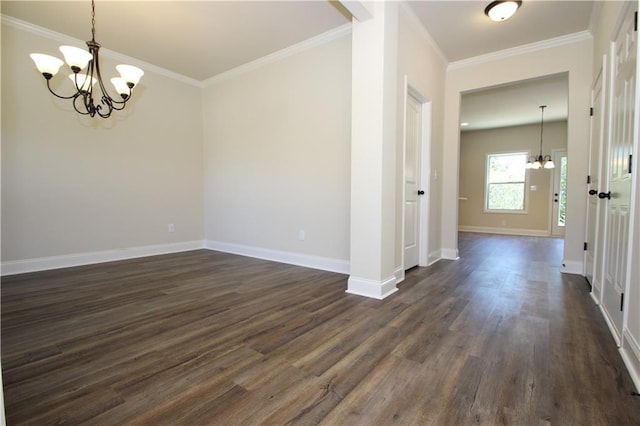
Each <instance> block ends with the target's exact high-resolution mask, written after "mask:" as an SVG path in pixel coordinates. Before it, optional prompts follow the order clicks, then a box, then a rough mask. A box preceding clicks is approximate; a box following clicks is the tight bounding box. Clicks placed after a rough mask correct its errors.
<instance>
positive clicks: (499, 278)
mask: <svg viewBox="0 0 640 426" xmlns="http://www.w3.org/2000/svg"><path fill="white" fill-rule="evenodd" d="M460 251H461V256H462V258H461V259H460V260H457V261H440V262H438V263H436V264H434V265H432V266H430V267H427V268H415V269H413V270H411V271H409V273H408V275H407V278H406V280H405V281H404V282H403V283H402V284H400V286H399V287H400V291H398V292H397V293H395V294H394V295H392V296H391V297H389V298H387V299H386V300H384V301H377V300H372V299H366V298H362V297H359V296H355V295H349V294H347V293H345V289H346V279H347V277H346V276H344V275H340V274H334V273H329V272H323V271H317V270H312V269H306V268H301V267H296V266H290V265H284V264H278V263H271V262H266V261H262V260H257V259H250V258H245V257H240V256H234V255H229V254H224V253H218V252H213V251H207V250H198V251H193V252H187V253H179V254H172V255H166V256H156V257H149V258H144V259H136V260H128V261H122V262H114V263H109V264H101V265H93V266H85V267H78V268H70V269H65V270H57V271H48V272H41V273H32V274H23V275H16V276H9V277H4V278H2V301H1V303H2V304H1V308H2V318H1V319H2V370H3V381H4V386H5V388H4V397H5V406H6V415H7V422H8V424H9V425H22V424H26V425H44V424H60V423H63V424H94V425H121V424H151V425H157V424H171V425H174V424H175V425H177V424H183V425H198V424H203V425H204V424H207V425H209V424H211V425H217V424H224V425H235V424H243V425H253V424H269V425H280V424H282V425H284V424H300V425H311V424H325V425H351V424H353V425H393V424H399V425H466V424H486V425H500V424H508V425H537V424H554V425H569V424H571V425H639V424H640V397H637V396H632V392H633V391H634V389H633V385H632V382H631V379H630V378H629V376H628V374H627V372H626V370H625V368H624V365H623V363H622V360H621V358H620V356H619V354H618V352H617V349H616V347H615V344H614V342H613V340H612V338H611V337H610V335H609V332H608V330H607V328H606V325H605V324H604V322H603V320H602V317H601V315H600V313H599V311H598V308H597V306H595V304H594V303H593V302H592V300H591V298H590V296H589V294H588V287H587V284H586V281H585V280H584V278H582V277H579V276H576V275H562V274H560V273H559V263H560V259H561V258H562V240H557V239H551V238H530V237H509V236H493V235H480V234H461V236H460Z"/></svg>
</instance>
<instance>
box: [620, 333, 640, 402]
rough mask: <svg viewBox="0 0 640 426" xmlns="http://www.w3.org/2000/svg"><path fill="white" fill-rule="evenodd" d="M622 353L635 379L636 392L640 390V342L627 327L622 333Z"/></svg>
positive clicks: (630, 373)
mask: <svg viewBox="0 0 640 426" xmlns="http://www.w3.org/2000/svg"><path fill="white" fill-rule="evenodd" d="M620 355H622V360H623V361H624V365H625V366H626V367H627V371H629V375H630V376H631V380H633V384H634V385H635V387H636V392H640V344H638V341H637V340H636V339H635V338H634V337H633V336H632V335H631V334H629V332H628V330H626V329H625V330H624V332H623V333H622V347H621V348H620Z"/></svg>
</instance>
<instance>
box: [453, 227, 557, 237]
mask: <svg viewBox="0 0 640 426" xmlns="http://www.w3.org/2000/svg"><path fill="white" fill-rule="evenodd" d="M458 232H477V233H479V234H498V235H522V236H525V237H549V231H547V230H546V229H545V230H541V229H522V228H494V227H490V226H462V225H460V226H458Z"/></svg>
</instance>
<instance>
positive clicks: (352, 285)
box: [347, 275, 398, 300]
mask: <svg viewBox="0 0 640 426" xmlns="http://www.w3.org/2000/svg"><path fill="white" fill-rule="evenodd" d="M396 291H398V288H397V287H396V277H393V276H392V277H389V278H387V279H385V280H383V281H377V280H370V279H367V278H358V277H354V276H353V275H352V276H350V277H349V281H348V284H347V293H350V294H357V295H358V296H365V297H371V298H373V299H379V300H382V299H384V298H385V297H388V296H391V295H392V294H393V293H395V292H396Z"/></svg>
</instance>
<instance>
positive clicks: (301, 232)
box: [298, 229, 304, 241]
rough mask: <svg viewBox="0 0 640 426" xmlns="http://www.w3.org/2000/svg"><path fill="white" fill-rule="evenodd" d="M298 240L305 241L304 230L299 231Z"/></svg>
mask: <svg viewBox="0 0 640 426" xmlns="http://www.w3.org/2000/svg"><path fill="white" fill-rule="evenodd" d="M298 240H300V241H304V229H301V230H299V231H298Z"/></svg>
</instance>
